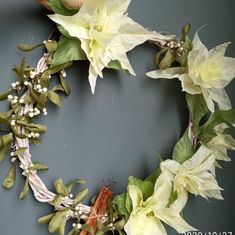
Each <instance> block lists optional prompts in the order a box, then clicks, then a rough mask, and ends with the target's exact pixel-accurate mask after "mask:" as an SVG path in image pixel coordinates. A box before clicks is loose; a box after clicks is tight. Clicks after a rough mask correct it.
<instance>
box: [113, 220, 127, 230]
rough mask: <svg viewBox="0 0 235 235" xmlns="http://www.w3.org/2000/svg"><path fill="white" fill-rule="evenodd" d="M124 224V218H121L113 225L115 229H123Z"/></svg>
mask: <svg viewBox="0 0 235 235" xmlns="http://www.w3.org/2000/svg"><path fill="white" fill-rule="evenodd" d="M125 224H126V221H125V220H124V219H122V220H119V221H117V222H116V223H115V224H114V227H115V229H116V230H123V229H124V226H125Z"/></svg>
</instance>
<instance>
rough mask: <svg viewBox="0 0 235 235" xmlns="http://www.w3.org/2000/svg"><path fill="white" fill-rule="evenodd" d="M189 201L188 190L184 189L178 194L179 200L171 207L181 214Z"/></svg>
mask: <svg viewBox="0 0 235 235" xmlns="http://www.w3.org/2000/svg"><path fill="white" fill-rule="evenodd" d="M187 201H188V192H187V190H185V189H183V190H180V191H179V192H178V197H177V199H176V200H175V201H174V202H173V203H172V204H171V205H170V208H172V209H174V210H176V211H177V212H178V213H180V212H181V211H182V210H183V209H184V207H185V205H186V203H187Z"/></svg>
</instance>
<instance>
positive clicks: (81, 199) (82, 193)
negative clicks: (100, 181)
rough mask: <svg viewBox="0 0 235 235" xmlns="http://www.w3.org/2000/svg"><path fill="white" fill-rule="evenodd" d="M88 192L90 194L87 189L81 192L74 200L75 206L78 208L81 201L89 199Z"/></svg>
mask: <svg viewBox="0 0 235 235" xmlns="http://www.w3.org/2000/svg"><path fill="white" fill-rule="evenodd" d="M88 192H89V190H88V189H87V188H85V189H83V190H82V191H81V192H79V193H78V195H77V196H76V197H75V199H74V202H73V206H76V205H77V204H79V203H80V202H81V201H83V200H84V199H85V198H86V197H87V195H88Z"/></svg>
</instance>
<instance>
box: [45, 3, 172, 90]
mask: <svg viewBox="0 0 235 235" xmlns="http://www.w3.org/2000/svg"><path fill="white" fill-rule="evenodd" d="M130 2H131V0H95V1H94V0H86V1H85V2H84V3H83V5H82V7H81V9H80V11H79V12H78V13H77V14H75V15H73V16H63V15H59V14H55V15H50V16H49V17H50V19H51V20H53V21H54V22H56V23H57V24H59V25H61V26H63V27H64V29H65V30H66V31H67V32H68V33H69V35H70V36H72V37H75V38H78V39H80V41H81V47H82V49H83V50H84V52H85V53H86V56H87V58H88V60H89V61H90V69H89V82H90V86H91V90H92V93H94V92H95V86H96V80H97V77H98V75H99V76H100V77H103V74H102V70H103V69H104V68H105V67H107V66H108V64H109V63H110V62H111V61H115V60H117V61H119V63H120V65H121V67H122V69H123V70H128V71H129V72H130V74H132V75H135V72H134V70H133V68H132V66H131V65H130V62H129V60H128V58H127V55H126V52H128V51H130V50H132V49H133V48H134V47H136V46H137V45H140V44H142V43H144V42H145V41H147V40H150V39H154V38H159V39H166V38H168V39H169V37H165V36H163V35H161V34H158V33H154V32H150V31H148V30H146V29H145V28H143V27H142V26H140V25H139V24H137V23H136V22H135V21H133V20H132V19H131V18H129V17H128V16H127V14H126V11H127V8H128V6H129V4H130Z"/></svg>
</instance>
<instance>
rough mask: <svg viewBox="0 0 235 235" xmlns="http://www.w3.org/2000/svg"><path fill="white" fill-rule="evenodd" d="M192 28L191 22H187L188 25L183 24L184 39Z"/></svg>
mask: <svg viewBox="0 0 235 235" xmlns="http://www.w3.org/2000/svg"><path fill="white" fill-rule="evenodd" d="M190 30H191V24H190V23H187V24H186V25H184V26H183V28H182V35H183V37H182V40H183V41H184V40H185V37H186V36H187V35H188V34H189V32H190Z"/></svg>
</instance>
